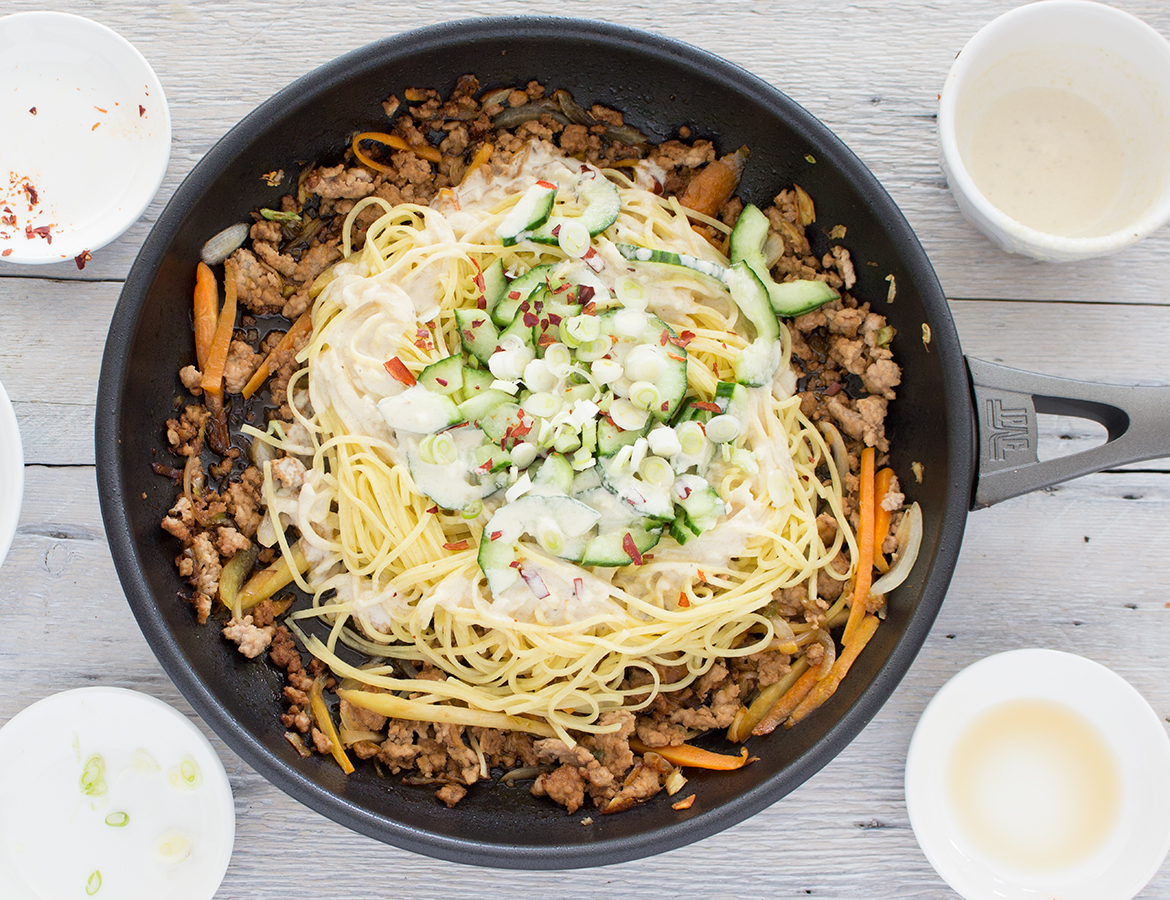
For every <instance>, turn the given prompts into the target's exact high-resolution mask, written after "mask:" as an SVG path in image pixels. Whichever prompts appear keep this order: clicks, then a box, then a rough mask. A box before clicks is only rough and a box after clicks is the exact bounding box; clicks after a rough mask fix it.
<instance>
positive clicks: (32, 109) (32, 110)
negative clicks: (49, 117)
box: [29, 106, 37, 116]
mask: <svg viewBox="0 0 1170 900" xmlns="http://www.w3.org/2000/svg"><path fill="white" fill-rule="evenodd" d="M29 112H30V113H32V114H33V115H34V116H35V115H36V114H37V108H36V107H35V106H33V107H30V108H29Z"/></svg>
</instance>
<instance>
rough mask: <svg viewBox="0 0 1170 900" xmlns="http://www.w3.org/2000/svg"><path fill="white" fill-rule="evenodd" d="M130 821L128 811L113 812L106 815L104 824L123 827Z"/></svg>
mask: <svg viewBox="0 0 1170 900" xmlns="http://www.w3.org/2000/svg"><path fill="white" fill-rule="evenodd" d="M129 823H130V815H129V813H124V812H115V813H110V814H109V815H108V816H106V824H107V825H109V826H110V827H111V828H125V827H126V826H127V825H128V824H129Z"/></svg>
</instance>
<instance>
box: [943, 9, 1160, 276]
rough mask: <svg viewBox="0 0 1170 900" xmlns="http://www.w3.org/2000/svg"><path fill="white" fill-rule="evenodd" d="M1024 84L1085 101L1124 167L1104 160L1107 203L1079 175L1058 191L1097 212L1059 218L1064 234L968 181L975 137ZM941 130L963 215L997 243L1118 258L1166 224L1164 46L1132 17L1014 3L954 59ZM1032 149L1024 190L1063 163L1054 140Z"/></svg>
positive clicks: (1021, 249)
mask: <svg viewBox="0 0 1170 900" xmlns="http://www.w3.org/2000/svg"><path fill="white" fill-rule="evenodd" d="M1023 90H1052V91H1060V92H1068V93H1069V94H1071V95H1073V96H1074V97H1076V98H1080V99H1081V100H1083V101H1085V102H1087V104H1089V106H1090V107H1091V110H1090V114H1092V115H1094V116H1097V117H1102V118H1103V119H1104V120H1105V121H1106V122H1107V123H1108V132H1109V133H1110V134H1111V135H1112V136H1114V137H1115V138H1116V144H1113V145H1112V152H1111V154H1110V158H1115V159H1119V160H1120V163H1119V165H1117V166H1115V167H1114V166H1111V167H1109V168H1110V170H1111V171H1110V178H1115V177H1118V176H1117V175H1114V174H1113V170H1116V172H1117V173H1119V177H1118V183H1115V184H1111V185H1110V186H1109V187H1110V193H1111V194H1112V198H1104V199H1103V198H1102V197H1100V196H1093V195H1092V194H1090V192H1089V191H1088V190H1087V189H1086V185H1085V184H1084V183H1083V182H1080V180H1079V179H1075V178H1074V179H1071V180H1069V182H1068V184H1067V193H1063V191H1062V196H1063V197H1064V198H1065V200H1066V201H1067V202H1068V203H1070V204H1072V203H1074V202H1075V203H1079V202H1080V201H1081V200H1082V199H1083V203H1084V206H1083V207H1080V209H1082V210H1084V209H1091V210H1093V212H1094V216H1093V218H1092V219H1088V218H1086V220H1085V221H1084V223H1083V224H1082V223H1081V222H1079V221H1077V222H1076V223H1075V224H1074V222H1073V221H1071V220H1070V219H1069V217H1064V218H1062V219H1061V221H1062V224H1066V225H1068V233H1061V234H1053V233H1046V231H1056V230H1059V229H1057V228H1052V227H1051V226H1049V227H1047V228H1046V229H1045V230H1039V229H1037V228H1036V227H1029V226H1028V225H1026V224H1023V223H1021V222H1020V221H1017V219H1015V218H1013V217H1012V216H1011V215H1009V214H1008V213H1006V212H1004V210H1003V209H1001V208H998V207H997V206H996V205H994V204H993V203H992V202H991V201H990V200H988V198H987V196H986V195H985V193H984V191H983V190H981V189H980V187H979V186H978V185H977V184H976V181H975V180H973V178H972V171H971V169H972V166H971V161H972V159H973V154H974V153H976V152H977V151H975V150H974V147H975V135H976V134H977V133H978V131H979V128H980V127H981V126H985V123H986V122H987V119H986V118H985V116H986V115H987V114H988V111H989V110H990V109H993V108H995V107H996V104H997V102H1002V101H1003V98H1004V97H1005V96H1007V95H1009V94H1012V93H1013V92H1020V91H1023ZM1015 96H1017V97H1018V96H1020V94H1019V93H1015ZM1003 109H1004V107H1003V106H1000V107H999V110H1000V111H1002V110H1003ZM1094 111H1095V112H1094ZM981 120H982V121H981ZM938 133H939V147H940V153H941V160H942V166H943V170H944V172H945V173H946V177H947V183H948V184H949V185H950V188H951V192H952V193H953V194H954V196H955V200H956V201H957V202H958V204H959V209H960V211H961V212H962V214H963V216H964V217H965V218H966V219H967V220H968V221H969V222H971V224H973V225H974V226H975V227H976V228H978V229H979V230H980V231H982V232H983V233H984V234H985V235H987V237H989V238H990V239H991V241H992V242H993V243H995V244H996V245H997V246H999V247H1001V248H1002V249H1004V250H1007V251H1009V252H1012V253H1020V254H1024V255H1027V256H1032V257H1035V258H1037V259H1042V260H1052V261H1067V260H1078V259H1087V258H1090V257H1095V256H1104V255H1107V254H1110V253H1115V252H1117V251H1118V250H1121V249H1123V248H1125V247H1128V246H1129V245H1131V244H1133V243H1135V242H1136V241H1139V240H1141V239H1142V238H1143V237H1146V236H1147V235H1148V234H1150V233H1151V232H1152V231H1154V230H1155V229H1157V228H1159V227H1160V226H1162V225H1163V224H1165V223H1166V222H1167V221H1170V43H1168V42H1167V41H1166V40H1165V39H1164V38H1163V37H1162V36H1161V35H1159V34H1158V33H1157V32H1156V31H1154V30H1153V29H1152V28H1150V27H1149V26H1148V25H1146V24H1145V23H1144V22H1142V21H1141V20H1139V19H1137V18H1135V17H1134V16H1132V15H1130V14H1128V13H1125V12H1122V11H1121V10H1118V9H1114V8H1112V7H1109V6H1105V5H1103V4H1100V3H1093V2H1088V0H1041V2H1037V3H1029V4H1026V5H1024V6H1020V7H1017V8H1016V9H1014V10H1012V11H1010V12H1008V13H1005V14H1004V15H1002V16H1000V17H999V18H997V19H995V20H994V21H992V22H991V23H990V24H988V25H987V26H985V27H984V28H983V29H981V30H980V31H979V32H978V33H977V34H976V35H975V36H974V37H972V38H971V40H970V41H969V42H968V43H967V45H966V46H965V47H964V48H963V49H962V51H961V52H960V53H959V55H958V57H957V58H956V59H955V62H954V64H953V66H952V67H951V70H950V73H949V74H948V75H947V79H946V82H945V84H944V85H943V90H942V94H941V95H940V101H939V113H938ZM1109 140H1110V142H1111V143H1112V140H1113V138H1112V137H1111V138H1109ZM1027 153H1028V155H1027V156H1026V158H1027V159H1029V160H1030V164H1029V165H1030V166H1031V167H1033V168H1028V169H1025V168H1024V167H1014V166H1013V167H1012V168H1013V169H1017V168H1019V170H1021V171H1023V170H1026V171H1028V172H1029V175H1035V178H1036V180H1035V181H1032V180H1031V179H1024V180H1023V181H1024V183H1025V184H1026V185H1031V184H1038V183H1040V180H1039V179H1042V178H1043V177H1046V173H1048V172H1051V171H1052V168H1051V161H1052V159H1053V157H1054V156H1055V157H1056V158H1060V154H1059V152H1058V151H1057V150H1056V148H1055V147H1049V148H1047V149H1046V151H1045V152H1044V153H1039V152H1037V151H1036V150H1035V147H1032V148H1029V150H1028V151H1027ZM1046 156H1047V158H1045V157H1046ZM1006 158H1007V157H1006V155H1005V160H1006ZM1064 158H1065V159H1067V158H1068V154H1067V153H1065V154H1064ZM984 184H985V186H986V184H987V182H986V181H984ZM988 192H990V191H988ZM1017 193H1019V192H1017ZM1001 205H1007V204H1004V203H1001ZM1016 214H1017V215H1019V213H1018V212H1017V213H1016Z"/></svg>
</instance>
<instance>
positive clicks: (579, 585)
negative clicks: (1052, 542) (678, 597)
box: [573, 578, 1170, 606]
mask: <svg viewBox="0 0 1170 900" xmlns="http://www.w3.org/2000/svg"><path fill="white" fill-rule="evenodd" d="M584 587H585V579H583V578H574V579H573V596H574V597H576V598H577V599H580V598H581V591H582V590H583V589H584ZM1166 605H1167V606H1170V603H1167V604H1166Z"/></svg>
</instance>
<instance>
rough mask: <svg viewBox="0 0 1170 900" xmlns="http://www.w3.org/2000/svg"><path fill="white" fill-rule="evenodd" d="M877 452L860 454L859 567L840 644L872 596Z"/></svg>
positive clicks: (855, 628)
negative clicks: (874, 490)
mask: <svg viewBox="0 0 1170 900" xmlns="http://www.w3.org/2000/svg"><path fill="white" fill-rule="evenodd" d="M876 456H877V451H876V450H874V448H873V447H866V448H865V449H864V450H862V451H861V499H860V509H859V513H860V520H861V521H860V522H859V523H858V525H857V567H856V570H855V574H854V576H853V600H852V605H851V606H850V607H849V621H847V622H846V623H845V633H844V634H842V635H841V643H842V644H848V643H849V638H850V636H851V635H852V634H853V632H854V631H856V630H857V626H858V625H859V624H860V623H861V619H862V617H863V616H864V615H865V598H866V597H868V596H869V586H870V585H871V584H873V524H874V505H875V504H874V502H873V481H874V475H873V469H874V459H875V458H876Z"/></svg>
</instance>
